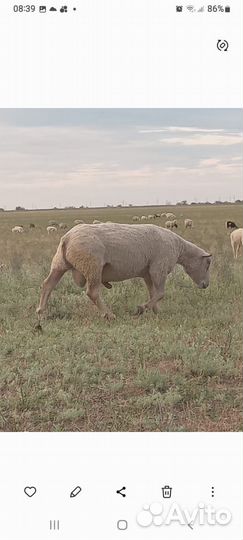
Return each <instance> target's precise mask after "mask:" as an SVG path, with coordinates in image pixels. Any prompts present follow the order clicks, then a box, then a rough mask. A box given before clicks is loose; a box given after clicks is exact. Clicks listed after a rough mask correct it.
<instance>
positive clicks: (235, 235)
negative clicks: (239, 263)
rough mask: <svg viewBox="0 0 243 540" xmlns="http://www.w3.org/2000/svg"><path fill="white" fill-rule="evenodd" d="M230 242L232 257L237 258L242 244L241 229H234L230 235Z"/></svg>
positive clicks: (242, 234)
mask: <svg viewBox="0 0 243 540" xmlns="http://www.w3.org/2000/svg"><path fill="white" fill-rule="evenodd" d="M230 242H231V247H232V251H233V255H234V258H235V259H237V257H238V253H239V250H240V248H242V246H243V229H236V230H235V231H233V232H232V233H231V235H230Z"/></svg>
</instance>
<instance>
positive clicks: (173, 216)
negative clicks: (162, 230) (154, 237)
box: [165, 212, 176, 219]
mask: <svg viewBox="0 0 243 540" xmlns="http://www.w3.org/2000/svg"><path fill="white" fill-rule="evenodd" d="M165 217H166V218H167V219H175V218H176V216H175V214H172V213H171V212H168V213H167V214H165Z"/></svg>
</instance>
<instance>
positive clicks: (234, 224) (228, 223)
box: [225, 221, 238, 229]
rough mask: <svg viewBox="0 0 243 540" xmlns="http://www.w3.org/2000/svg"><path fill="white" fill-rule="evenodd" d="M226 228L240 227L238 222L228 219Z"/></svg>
mask: <svg viewBox="0 0 243 540" xmlns="http://www.w3.org/2000/svg"><path fill="white" fill-rule="evenodd" d="M225 228H226V229H238V227H237V225H236V223H235V222H234V221H226V222H225Z"/></svg>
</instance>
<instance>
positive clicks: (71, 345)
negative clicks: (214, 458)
mask: <svg viewBox="0 0 243 540" xmlns="http://www.w3.org/2000/svg"><path fill="white" fill-rule="evenodd" d="M158 210H159V209H156V208H153V209H151V208H147V209H144V208H141V209H107V210H80V211H49V212H47V211H46V212H37V211H35V212H21V213H15V212H4V213H2V214H0V264H4V265H5V266H4V267H3V268H2V270H1V271H0V303H1V310H0V429H1V430H3V431H183V430H184V431H237V430H241V429H242V425H241V418H242V416H241V404H242V397H241V384H242V369H241V362H242V358H241V354H242V271H241V267H242V258H239V260H238V261H234V259H233V256H232V253H231V247H230V241H229V233H228V232H227V231H226V230H225V227H224V222H225V220H226V219H232V220H234V221H236V223H239V224H241V223H242V221H241V220H242V208H240V207H239V206H236V205H235V206H228V207H227V206H213V207H210V206H209V207H207V206H203V207H201V206H200V207H191V208H178V207H176V208H174V209H173V210H172V211H174V212H175V213H176V215H177V216H178V218H179V225H180V226H179V229H178V231H177V232H178V234H181V235H182V236H183V237H184V238H187V239H189V240H191V241H192V242H194V243H196V244H198V245H200V246H201V247H203V248H205V249H207V250H208V251H210V252H212V253H213V265H212V273H211V284H210V287H209V288H208V289H207V290H206V291H201V290H199V289H197V288H196V287H195V285H194V284H193V283H192V281H191V280H190V279H189V278H188V277H187V276H186V275H185V274H184V272H183V271H182V269H181V268H180V267H177V268H176V270H175V271H174V272H173V274H172V275H171V276H170V277H169V279H168V281H167V286H166V295H165V299H164V300H163V301H162V302H161V303H160V312H159V314H158V315H157V316H155V315H154V314H152V313H145V314H144V315H143V316H141V317H134V313H135V310H136V306H137V305H138V304H140V303H142V302H143V301H144V300H145V298H146V296H147V292H146V289H145V287H144V285H143V282H142V281H140V280H137V279H136V280H131V281H128V282H124V283H118V284H113V288H112V289H111V290H109V291H108V290H106V289H103V291H102V294H103V295H104V297H105V300H106V302H107V304H109V305H111V306H112V308H113V311H114V313H115V314H116V320H115V321H112V322H111V323H107V322H105V321H104V320H103V319H102V318H101V317H100V315H99V313H98V312H97V310H96V308H95V307H94V306H93V305H92V304H91V302H90V301H89V300H88V298H87V297H86V295H85V291H82V290H80V289H79V288H78V287H77V286H76V285H75V284H74V283H73V281H72V279H71V276H70V275H69V274H66V275H65V276H64V278H63V279H62V281H61V282H60V284H59V285H58V287H57V288H56V289H55V290H54V291H53V293H52V296H51V299H50V302H49V307H48V310H47V313H46V315H45V318H44V320H43V323H42V332H41V331H40V330H39V331H38V329H37V328H36V323H37V318H36V315H35V309H36V306H37V303H38V300H39V294H40V286H41V283H42V281H43V279H44V277H46V275H47V273H48V272H49V267H50V262H51V259H52V256H53V255H54V253H55V250H56V247H57V245H58V241H59V238H60V237H61V234H62V233H61V232H60V233H59V232H58V233H57V235H53V236H52V235H50V236H48V235H47V233H46V229H45V228H46V226H47V224H48V220H49V219H55V220H57V221H58V222H61V221H62V222H65V223H67V224H68V226H69V227H71V226H72V225H73V221H74V219H77V218H79V217H80V218H81V219H84V220H85V221H86V222H92V221H93V219H100V220H101V221H106V220H111V221H117V222H124V223H131V222H132V216H133V215H134V214H136V215H142V214H150V213H154V212H157V211H158ZM162 211H164V209H163V210H161V212H162ZM186 217H191V218H192V219H193V220H194V228H193V229H192V230H191V231H189V230H187V231H185V230H184V227H183V225H182V224H183V219H184V218H186ZM29 223H35V225H36V229H35V230H31V231H30V230H29V231H28V232H26V233H25V234H23V235H14V234H12V233H11V228H12V227H13V226H14V225H18V224H23V225H24V226H25V227H26V228H27V225H28V224H29ZM156 223H157V224H160V225H163V223H164V220H159V221H156Z"/></svg>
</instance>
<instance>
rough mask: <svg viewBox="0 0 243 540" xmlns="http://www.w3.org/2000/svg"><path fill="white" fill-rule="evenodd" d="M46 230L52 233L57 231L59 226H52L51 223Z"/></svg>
mask: <svg viewBox="0 0 243 540" xmlns="http://www.w3.org/2000/svg"><path fill="white" fill-rule="evenodd" d="M46 230H47V233H48V234H52V233H54V232H57V227H54V225H52V226H50V225H49V227H46Z"/></svg>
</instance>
